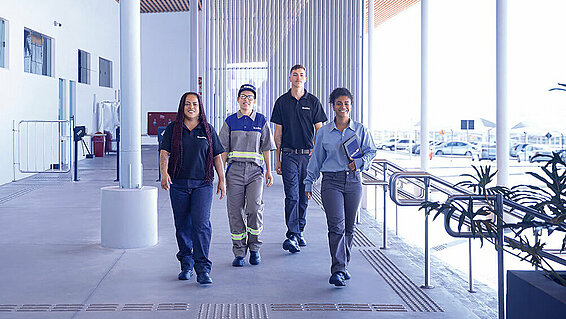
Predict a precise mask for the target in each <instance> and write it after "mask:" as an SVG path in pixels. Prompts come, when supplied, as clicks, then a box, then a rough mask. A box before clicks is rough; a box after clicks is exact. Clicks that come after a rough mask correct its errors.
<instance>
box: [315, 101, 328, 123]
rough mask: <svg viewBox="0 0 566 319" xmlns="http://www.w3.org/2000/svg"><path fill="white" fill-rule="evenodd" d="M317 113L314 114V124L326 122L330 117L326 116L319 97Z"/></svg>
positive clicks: (316, 107) (316, 106)
mask: <svg viewBox="0 0 566 319" xmlns="http://www.w3.org/2000/svg"><path fill="white" fill-rule="evenodd" d="M314 104H315V113H314V116H313V117H312V119H313V120H312V124H316V123H319V122H321V123H324V122H326V121H328V118H327V117H326V113H324V109H323V108H322V104H321V103H320V101H319V100H318V99H315V103H314Z"/></svg>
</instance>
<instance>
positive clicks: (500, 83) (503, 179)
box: [496, 0, 509, 186]
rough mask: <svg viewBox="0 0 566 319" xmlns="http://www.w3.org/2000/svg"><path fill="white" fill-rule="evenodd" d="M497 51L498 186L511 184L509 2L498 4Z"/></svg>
mask: <svg viewBox="0 0 566 319" xmlns="http://www.w3.org/2000/svg"><path fill="white" fill-rule="evenodd" d="M496 43H497V44H496V50H497V58H496V63H497V111H496V141H497V170H498V173H497V185H498V186H508V183H509V120H508V116H507V115H508V112H507V0H497V4H496Z"/></svg>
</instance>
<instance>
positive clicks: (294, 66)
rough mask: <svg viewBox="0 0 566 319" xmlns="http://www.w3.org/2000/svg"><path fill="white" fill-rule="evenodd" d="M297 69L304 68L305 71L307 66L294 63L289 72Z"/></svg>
mask: <svg viewBox="0 0 566 319" xmlns="http://www.w3.org/2000/svg"><path fill="white" fill-rule="evenodd" d="M299 69H303V70H305V72H306V71H307V68H305V66H304V65H302V64H295V65H293V67H292V68H291V72H289V74H291V73H293V71H295V70H299Z"/></svg>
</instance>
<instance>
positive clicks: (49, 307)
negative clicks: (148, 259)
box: [0, 302, 189, 312]
mask: <svg viewBox="0 0 566 319" xmlns="http://www.w3.org/2000/svg"><path fill="white" fill-rule="evenodd" d="M187 310H189V304H187V303H179V302H176V303H159V304H151V303H127V304H117V303H100V304H23V305H16V304H4V305H0V312H62V311H88V312H97V311H98V312H116V311H187Z"/></svg>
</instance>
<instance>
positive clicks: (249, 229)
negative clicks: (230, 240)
mask: <svg viewBox="0 0 566 319" xmlns="http://www.w3.org/2000/svg"><path fill="white" fill-rule="evenodd" d="M247 229H248V233H250V234H252V235H256V236H259V234H261V232H262V231H263V226H262V227H260V228H259V229H253V228H250V227H247Z"/></svg>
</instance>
